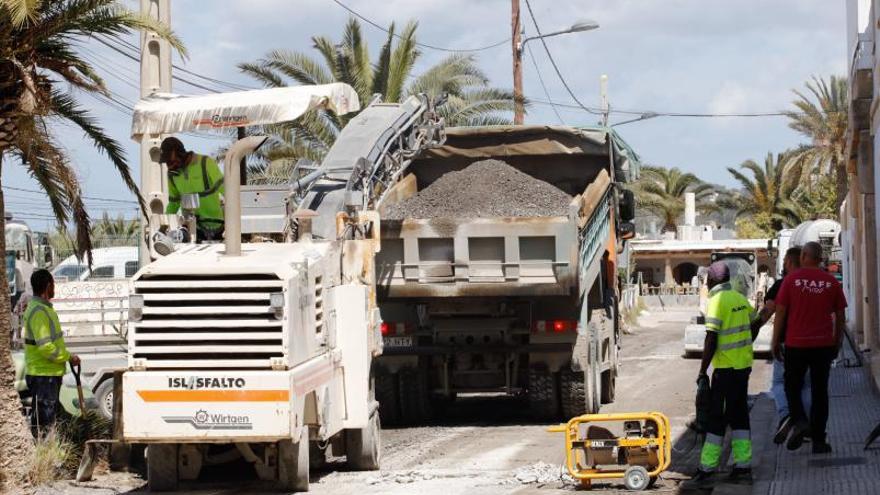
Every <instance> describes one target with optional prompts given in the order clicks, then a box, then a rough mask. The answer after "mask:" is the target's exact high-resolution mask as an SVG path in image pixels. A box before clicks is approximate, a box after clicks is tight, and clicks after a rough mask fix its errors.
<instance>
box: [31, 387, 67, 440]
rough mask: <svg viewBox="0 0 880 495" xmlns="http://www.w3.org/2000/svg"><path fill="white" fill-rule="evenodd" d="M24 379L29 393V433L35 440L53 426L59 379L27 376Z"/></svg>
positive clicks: (59, 389) (59, 388)
mask: <svg viewBox="0 0 880 495" xmlns="http://www.w3.org/2000/svg"><path fill="white" fill-rule="evenodd" d="M24 379H25V383H27V387H28V392H30V393H31V398H32V400H31V432H32V433H33V434H34V438H36V437H38V436H43V435H45V434H46V432H47V431H48V430H49V428H51V427H52V425H54V424H55V415H56V414H57V412H58V393H59V392H60V391H61V377H60V376H31V375H27V376H25V377H24Z"/></svg>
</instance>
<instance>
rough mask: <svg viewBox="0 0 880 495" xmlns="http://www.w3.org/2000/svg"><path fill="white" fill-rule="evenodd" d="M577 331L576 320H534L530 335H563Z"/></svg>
mask: <svg viewBox="0 0 880 495" xmlns="http://www.w3.org/2000/svg"><path fill="white" fill-rule="evenodd" d="M576 330H577V320H535V322H534V323H533V324H532V333H565V332H573V331H576Z"/></svg>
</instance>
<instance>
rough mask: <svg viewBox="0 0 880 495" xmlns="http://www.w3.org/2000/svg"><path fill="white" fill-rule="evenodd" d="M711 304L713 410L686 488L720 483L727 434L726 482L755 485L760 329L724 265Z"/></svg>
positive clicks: (714, 278)
mask: <svg viewBox="0 0 880 495" xmlns="http://www.w3.org/2000/svg"><path fill="white" fill-rule="evenodd" d="M708 285H709V302H708V305H707V308H706V340H705V343H704V346H703V361H702V363H701V366H700V375H699V378H698V379H697V381H698V383H699V382H700V381H704V380H708V375H707V372H708V369H709V365H710V364H711V365H712V369H713V371H712V381H711V396H712V401H711V403H712V406H711V410H710V413H709V424H708V428H707V432H706V440H705V442H704V443H703V450H702V452H701V453H700V469H699V471H697V474H696V475H695V476H694V478H693V479H691V480H688V481H687V482H686V485H685V486H684V487H683V488H691V489H693V488H698V489H704V488H709V487H711V486H712V485H713V484H714V482H715V479H714V478H715V471H716V470H717V469H718V465H719V464H720V463H721V450H722V444H723V442H724V434H725V433H726V431H727V427H728V426H729V427H730V429H731V450H732V451H733V458H734V459H733V460H734V465H733V470H732V471H731V473H730V476H729V477H728V479H727V482H734V483H751V482H752V469H751V463H752V440H751V435H750V431H749V430H750V428H749V405H748V392H749V374H750V373H751V371H752V360H753V354H752V340H753V339H754V338H755V334H756V330H757V329H759V328H760V326H759V325H754V327H755V330H753V325H752V322H754V321H755V320H756V319H757V315H756V314H755V309H754V308H753V307H752V305H751V303H750V302H749V300H748V299H747V298H746V296H745V295H743V294H741V293H740V292H739V291H737V290H735V289H734V287H733V286H732V284H731V276H730V268H729V266H728V265H727V264H726V263H725V262H724V261H716V262H715V263H713V264H712V265H711V266H710V267H709V276H708Z"/></svg>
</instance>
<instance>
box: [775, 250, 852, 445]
mask: <svg viewBox="0 0 880 495" xmlns="http://www.w3.org/2000/svg"><path fill="white" fill-rule="evenodd" d="M821 261H822V246H820V245H819V243H817V242H808V243H806V244H805V245H804V247H803V249H802V250H801V268H800V269H798V270H795V271H794V272H792V273H791V274H790V275H788V276H786V277H785V280H784V281H783V282H782V287H781V288H780V289H779V295H778V296H777V297H776V321H775V322H774V325H773V344H772V350H773V355H774V356H776V358H777V359H782V360H783V362H784V364H785V395H786V397H787V398H788V407H789V409H790V412H791V419H792V420H793V422H794V427H793V428H792V432H791V436H790V437H789V438H788V442H787V443H786V446H787V447H788V449H789V450H796V449H798V448H799V447H800V446H801V445H802V444H803V442H804V436H806V434H807V433H808V432H810V434H811V437H812V440H813V453H814V454H827V453H829V452H831V446H830V445H828V442H827V440H826V438H825V428H826V425H827V423H828V376H829V374H830V372H831V362H832V361H834V358H835V357H837V353H838V351H839V349H840V344H841V342H842V339H843V332H844V314H843V311H844V309H845V308H846V298H845V297H844V295H843V288H842V287H841V285H840V282H838V281H837V279H835V278H834V276H833V275H831V274H830V273H828V272H826V271H824V270H822V268H820V266H819V265H820V263H821ZM786 321H787V325H786V323H785V322H786ZM784 325H785V328H784V329H785V355H784V356H783V353H782V346H781V344H782V342H781V338H782V337H781V336H782V332H783V326H784ZM808 370H809V372H810V381H811V382H812V403H813V404H812V407H811V408H810V418H809V420H807V414H806V411H805V410H804V405H803V402H802V401H801V390H802V389H803V386H804V377H805V375H806V373H807V371H808Z"/></svg>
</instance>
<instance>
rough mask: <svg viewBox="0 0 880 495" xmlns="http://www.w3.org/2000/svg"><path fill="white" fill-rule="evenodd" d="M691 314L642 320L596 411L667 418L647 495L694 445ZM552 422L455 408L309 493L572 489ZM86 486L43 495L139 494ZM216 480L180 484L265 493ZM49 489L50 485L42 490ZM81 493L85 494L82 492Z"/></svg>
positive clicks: (106, 483) (503, 404) (488, 407)
mask: <svg viewBox="0 0 880 495" xmlns="http://www.w3.org/2000/svg"><path fill="white" fill-rule="evenodd" d="M692 314H693V310H670V311H665V312H663V311H653V312H652V313H651V314H649V315H645V316H643V317H642V319H641V321H640V325H639V326H638V327H637V328H636V329H635V330H633V334H631V335H624V336H623V347H622V351H621V369H620V376H619V377H618V381H617V400H616V402H614V403H613V404H608V405H605V406H603V407H602V412H625V411H626V412H632V411H659V412H663V413H665V414H666V415H667V416H669V418H670V420H671V422H672V427H673V435H674V437H676V438H677V439H678V440H677V442H676V449H678V450H679V451H680V452H676V453H674V454H673V465H672V468H671V469H670V471H669V472H668V473H667V474H666V475H665V476H664V477H663V478H661V480H660V481H659V482H658V483H657V488H656V489H655V490H653V491H652V493H670V492H674V491H675V490H676V486H677V484H678V482H679V481H680V480H681V479H682V478H683V477H684V476H685V475H686V474H689V471H690V470H691V469H693V468H694V467H695V464H694V463H695V461H696V458H697V455H698V452H699V447H698V446H697V447H694V442H693V437H692V435H689V434H686V435H683V433H685V432H686V430H687V429H686V427H685V425H686V423H687V421H688V420H689V416H690V415H691V414H692V412H693V394H694V387H695V385H694V382H695V380H696V377H697V372H698V370H699V360H697V359H684V358H682V357H681V355H682V337H683V331H684V325H685V324H686V322H687V321H688V320H689V319H690V317H691V316H692ZM770 370H771V367H770V366H769V364H768V363H767V362H765V361H756V362H755V366H754V369H753V373H752V377H751V383H750V392H751V393H753V394H754V393H760V392H762V391H765V390H766V389H767V388H768V385H769V381H770ZM548 426H549V425H548V424H535V423H534V422H531V421H529V420H528V416H527V415H526V414H525V405H524V404H523V403H522V402H521V401H518V400H515V399H510V398H504V397H488V398H484V397H480V398H471V399H468V400H460V401H457V402H456V404H455V406H454V407H452V408H450V409H449V410H448V411H447V412H446V416H445V417H444V418H443V421H441V422H439V423H438V424H435V425H431V426H424V427H416V428H399V429H387V430H385V431H384V432H383V437H382V441H383V446H384V457H383V460H382V470H381V471H378V472H350V471H345V470H344V464H341V463H331V464H330V465H328V467H327V468H326V469H322V470H320V471H318V472H313V473H312V483H311V490H310V493H313V494H334V495H368V494H412V493H419V494H420V495H433V494H436V495H454V494H465V493H467V494H473V495H481V494H528V493H540V494H553V493H570V492H572V491H574V490H575V488H576V487H575V486H574V485H573V484H572V483H571V480H566V478H565V477H563V476H561V475H562V474H563V472H564V469H563V467H562V466H563V461H564V448H563V438H562V435H561V434H558V433H548V432H547V427H548ZM109 476H110V477H109V478H99V479H98V480H96V482H94V483H91V484H90V485H91V487H90V488H85V487H75V486H74V484H73V483H71V482H64V483H59V484H56V485H54V486H52V487H51V491H46V492H44V493H65V494H74V493H89V494H100V493H108V494H115V493H120V492H122V493H125V492H128V493H131V492H140V490H143V481H142V480H140V479H139V478H137V477H134V476H133V475H123V474H120V473H114V474H112V475H109ZM232 478H233V479H228V480H226V481H223V482H222V483H218V482H210V483H199V484H195V485H189V486H185V488H186V491H184V492H182V493H188V494H198V495H207V494H211V495H214V494H226V493H264V488H261V487H260V486H259V485H256V484H253V483H251V482H248V481H244V480H241V479H240V477H237V476H233V477H232ZM47 488H49V487H47ZM622 488H623V487H622V485H620V484H619V483H616V484H615V483H609V484H605V485H599V486H596V485H594V490H593V491H594V492H598V493H615V492H618V491H621V490H622ZM80 490H85V491H80Z"/></svg>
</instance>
